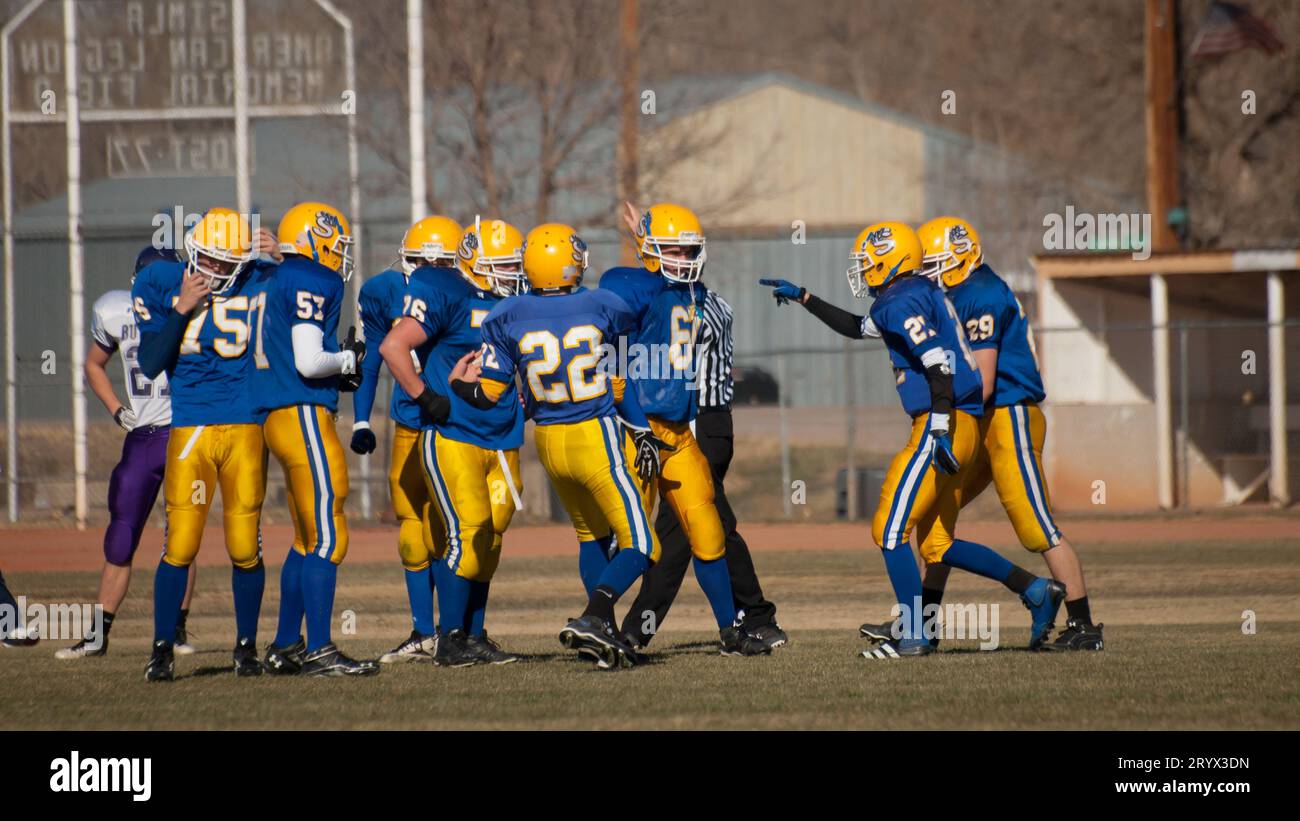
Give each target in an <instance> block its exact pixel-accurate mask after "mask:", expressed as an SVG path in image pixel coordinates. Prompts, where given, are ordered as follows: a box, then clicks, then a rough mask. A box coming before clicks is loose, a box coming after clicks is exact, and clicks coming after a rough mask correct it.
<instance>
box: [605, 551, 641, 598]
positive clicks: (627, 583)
mask: <svg viewBox="0 0 1300 821" xmlns="http://www.w3.org/2000/svg"><path fill="white" fill-rule="evenodd" d="M649 569H650V560H649V559H647V558H646V556H645V554H644V553H642V552H640V551H638V550H632V549H630V548H629V549H627V550H620V551H618V555H616V556H615V557H614V558H613V559H612V560H611V561H610V562H609V564H608V565H606V567H605V570H604V571H603V572H602V573H601V574H600V578H599V579H597V580H596V587H607V588H609V589H610V590H612V591H613V592H614V598H615V599H616V600H617V599H618V597H619V596H621V595H623V594H624V593H626V592H627V589H628V588H629V587H631V586H632V583H633V582H635V581H636V580H637V579H639V578H641V576H642V574H644V573H645V572H646V571H647V570H649Z"/></svg>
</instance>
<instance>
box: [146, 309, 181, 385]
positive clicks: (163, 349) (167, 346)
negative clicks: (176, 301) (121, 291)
mask: <svg viewBox="0 0 1300 821" xmlns="http://www.w3.org/2000/svg"><path fill="white" fill-rule="evenodd" d="M189 321H190V318H189V315H188V314H182V313H177V312H176V311H175V310H173V309H170V308H169V309H168V311H167V319H166V322H165V323H164V324H163V326H162V329H161V330H159V331H157V332H155V333H147V332H145V331H144V330H141V332H140V351H139V353H137V354H136V357H137V359H138V360H139V362H140V370H141V371H142V372H143V373H144V375H145V378H146V379H157V378H158V374H160V373H162V372H163V371H170V370H172V369H173V368H175V367H176V360H177V359H178V358H179V357H180V355H181V338H182V337H184V336H185V326H186V325H188V324H189Z"/></svg>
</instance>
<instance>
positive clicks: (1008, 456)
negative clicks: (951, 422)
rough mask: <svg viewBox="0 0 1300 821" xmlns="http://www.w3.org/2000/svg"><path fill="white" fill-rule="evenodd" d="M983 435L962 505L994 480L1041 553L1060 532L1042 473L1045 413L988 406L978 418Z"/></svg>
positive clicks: (1021, 531) (1030, 545)
mask: <svg viewBox="0 0 1300 821" xmlns="http://www.w3.org/2000/svg"><path fill="white" fill-rule="evenodd" d="M980 434H981V436H980V438H981V441H982V443H983V446H982V447H981V448H980V453H979V456H978V459H977V462H976V465H975V469H974V470H972V471H971V472H970V474H969V475H968V476H967V478H966V481H965V483H964V484H963V486H962V490H961V503H962V506H963V507H964V506H965V505H967V504H969V503H970V502H971V501H972V500H973V499H975V498H976V497H977V496H979V495H980V493H982V492H983V491H984V489H985V488H986V487H988V486H989V483H990V482H992V483H993V484H994V486H995V487H996V488H997V491H998V499H999V500H1000V501H1001V502H1002V507H1003V509H1005V510H1006V512H1007V517H1008V518H1009V519H1010V520H1011V526H1012V527H1014V528H1015V530H1016V536H1018V537H1019V538H1020V544H1022V545H1024V547H1025V549H1026V550H1032V551H1034V552H1035V553H1041V552H1043V551H1045V550H1048V549H1050V548H1052V547H1054V546H1056V545H1057V544H1060V542H1061V531H1060V529H1058V528H1057V526H1056V522H1055V521H1054V520H1053V519H1052V504H1051V499H1050V498H1049V497H1048V494H1047V480H1046V479H1045V478H1044V475H1043V467H1042V465H1043V442H1044V441H1046V439H1047V419H1046V418H1045V417H1044V416H1043V411H1042V410H1041V409H1040V408H1039V407H1038V406H1037V405H1011V406H1009V407H1005V408H995V409H992V410H986V411H985V416H984V417H983V418H982V419H980ZM963 473H965V471H963Z"/></svg>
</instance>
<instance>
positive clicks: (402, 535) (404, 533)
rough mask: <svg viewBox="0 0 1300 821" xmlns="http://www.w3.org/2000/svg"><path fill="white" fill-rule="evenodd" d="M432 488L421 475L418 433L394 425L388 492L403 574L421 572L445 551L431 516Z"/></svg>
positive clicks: (437, 523)
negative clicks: (394, 520)
mask: <svg viewBox="0 0 1300 821" xmlns="http://www.w3.org/2000/svg"><path fill="white" fill-rule="evenodd" d="M432 487H433V485H432V484H431V483H430V482H429V480H428V479H427V478H426V476H425V473H424V460H423V457H422V456H421V450H420V432H419V431H418V430H415V429H414V428H408V427H406V426H405V425H394V426H393V452H392V456H391V458H390V461H389V467H388V492H389V495H390V496H391V497H392V500H393V513H394V514H396V515H397V521H398V525H399V529H398V531H397V553H398V555H399V556H401V558H402V567H404V568H406V569H407V570H423V569H425V568H426V567H428V566H429V565H430V563H432V562H433V560H434V559H437V558H440V557H441V556H442V554H443V551H444V550H445V549H446V547H447V533H446V531H445V530H444V529H443V526H442V519H441V518H440V517H439V516H438V514H436V513H434V512H433V505H432V498H433V496H432V490H431V489H432Z"/></svg>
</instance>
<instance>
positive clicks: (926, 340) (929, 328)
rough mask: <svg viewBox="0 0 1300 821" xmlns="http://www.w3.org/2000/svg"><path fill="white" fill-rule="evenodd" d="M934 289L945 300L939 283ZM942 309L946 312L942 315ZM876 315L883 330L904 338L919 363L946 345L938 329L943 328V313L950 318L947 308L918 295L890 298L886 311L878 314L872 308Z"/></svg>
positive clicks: (897, 337) (877, 322) (877, 323)
mask: <svg viewBox="0 0 1300 821" xmlns="http://www.w3.org/2000/svg"><path fill="white" fill-rule="evenodd" d="M934 291H935V294H937V296H938V298H939V301H940V302H942V300H943V292H942V291H940V290H939V288H938V286H936V287H935V288H934ZM940 310H942V311H943V313H942V314H940ZM873 314H876V315H875V316H873V317H872V318H873V319H874V320H875V322H876V325H877V327H879V328H880V330H881V332H882V333H888V334H892V335H893V336H894V337H895V338H896V339H898V340H901V341H902V343H903V345H904V347H905V348H906V349H907V350H908V352H909V353H910V354H911V355H912V356H913V357H915V358H916V360H917V361H918V362H919V361H921V357H922V356H924V355H925V354H926V352H928V351H930V350H932V349H934V348H938V347H941V346H942V344H943V343H942V341H941V340H940V339H939V331H940V328H941V327H942V325H941V323H942V319H941V316H942V318H947V313H946V309H942V308H941V309H939V310H936V307H935V305H934V304H927V302H926V301H924V300H921V299H918V298H916V296H915V295H914V294H907V295H905V296H904V298H902V299H896V300H891V301H889V302H888V304H886V305H885V307H884V310H882V311H879V312H878V313H877V312H874V311H873Z"/></svg>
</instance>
